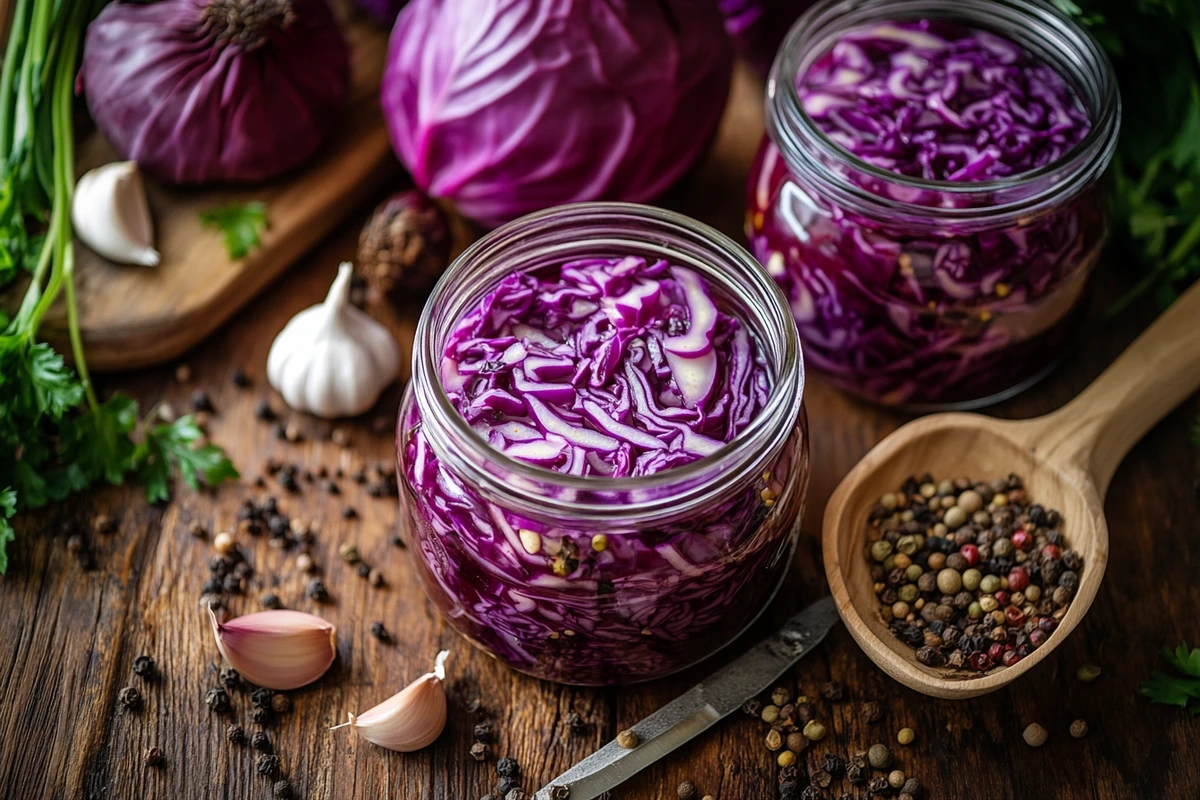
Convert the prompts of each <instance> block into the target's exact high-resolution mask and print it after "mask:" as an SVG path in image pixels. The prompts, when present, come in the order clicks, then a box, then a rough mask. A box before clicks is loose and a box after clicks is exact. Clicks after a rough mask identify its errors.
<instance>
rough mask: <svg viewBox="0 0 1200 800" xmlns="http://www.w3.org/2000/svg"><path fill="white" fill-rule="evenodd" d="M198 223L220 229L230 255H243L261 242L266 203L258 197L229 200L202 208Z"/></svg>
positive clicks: (233, 257) (264, 228)
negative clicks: (236, 201)
mask: <svg viewBox="0 0 1200 800" xmlns="http://www.w3.org/2000/svg"><path fill="white" fill-rule="evenodd" d="M200 224H201V225H203V226H204V227H205V228H212V229H214V230H218V231H220V232H221V239H222V240H223V241H224V242H225V249H226V250H228V251H229V257H230V258H232V259H238V258H245V257H246V256H247V255H249V253H250V251H251V250H253V249H254V248H256V247H258V246H259V244H261V243H262V241H261V238H260V237H261V235H262V232H263V231H265V230H266V229H267V206H266V204H265V203H263V202H261V201H259V200H252V201H250V202H249V203H229V204H227V205H223V206H218V207H217V208H214V209H212V210H211V211H201V212H200Z"/></svg>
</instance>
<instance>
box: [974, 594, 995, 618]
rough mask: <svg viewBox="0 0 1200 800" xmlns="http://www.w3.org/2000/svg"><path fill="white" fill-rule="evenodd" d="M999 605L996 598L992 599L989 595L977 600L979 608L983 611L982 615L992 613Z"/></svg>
mask: <svg viewBox="0 0 1200 800" xmlns="http://www.w3.org/2000/svg"><path fill="white" fill-rule="evenodd" d="M999 605H1000V604H999V603H997V602H996V598H994V597H992V596H991V595H990V594H985V595H983V596H982V597H980V598H979V607H980V608H981V609H983V613H985V614H990V613H992V612H993V611H995V610H996V609H997V608H998V607H999Z"/></svg>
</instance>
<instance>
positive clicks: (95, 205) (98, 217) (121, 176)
mask: <svg viewBox="0 0 1200 800" xmlns="http://www.w3.org/2000/svg"><path fill="white" fill-rule="evenodd" d="M71 224H72V225H74V226H75V233H76V235H78V236H79V239H80V241H82V242H83V243H84V244H85V245H87V246H88V247H89V248H91V249H92V250H94V251H95V252H96V253H97V254H98V255H100V256H103V257H104V258H107V259H108V260H109V261H115V262H117V263H118V264H137V265H140V266H144V267H154V266H158V262H159V255H158V251H157V250H155V249H154V224H153V222H152V221H151V219H150V205H149V203H148V202H147V201H146V186H145V184H144V183H143V182H142V173H141V172H140V171H139V170H138V167H137V164H136V163H134V162H132V161H117V162H113V163H112V164H105V165H104V166H101V167H96V168H95V169H93V170H89V171H88V172H85V173H84V175H83V177H82V178H80V179H79V183H77V184H76V185H75V196H74V199H73V200H72V201H71Z"/></svg>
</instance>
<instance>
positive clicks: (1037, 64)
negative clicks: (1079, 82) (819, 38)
mask: <svg viewBox="0 0 1200 800" xmlns="http://www.w3.org/2000/svg"><path fill="white" fill-rule="evenodd" d="M797 88H798V90H799V92H800V96H801V102H802V103H803V105H804V110H805V111H806V112H808V115H809V116H810V117H811V118H812V119H813V121H814V122H816V124H817V127H818V128H820V129H821V130H822V131H824V132H825V134H826V135H827V136H829V138H831V139H833V140H834V141H836V142H837V143H838V144H840V145H841V146H842V147H844V148H846V149H847V150H849V151H850V152H851V153H854V154H855V155H856V156H859V157H860V158H862V159H864V160H865V161H867V162H869V163H871V164H873V165H875V166H877V167H880V168H882V169H886V170H888V171H890V172H895V173H897V174H900V175H910V176H913V177H918V178H925V179H926V180H939V181H954V182H964V181H986V180H993V179H995V178H1003V177H1008V176H1011V175H1019V174H1021V173H1023V172H1029V171H1030V170H1034V169H1037V168H1038V167H1043V166H1046V165H1047V164H1051V163H1053V162H1055V161H1057V160H1058V159H1060V158H1061V157H1062V156H1063V155H1064V154H1065V153H1066V152H1067V151H1068V150H1070V149H1071V148H1072V147H1074V146H1075V145H1076V144H1078V143H1079V142H1080V141H1081V140H1082V139H1083V137H1084V136H1085V135H1086V134H1087V132H1088V131H1089V130H1090V129H1091V121H1090V119H1089V117H1088V113H1087V111H1086V110H1085V109H1084V107H1083V104H1082V103H1081V102H1080V100H1079V98H1078V97H1077V96H1076V94H1075V92H1074V91H1072V89H1071V87H1069V86H1068V85H1067V84H1066V82H1065V81H1064V80H1063V79H1062V77H1060V76H1059V74H1058V73H1057V72H1055V71H1054V70H1053V69H1052V68H1051V67H1050V66H1049V65H1048V64H1046V63H1044V62H1042V61H1039V60H1038V59H1037V58H1035V57H1034V56H1033V54H1032V53H1030V52H1028V51H1026V50H1024V49H1022V48H1021V47H1020V46H1018V45H1016V44H1014V43H1013V42H1010V41H1008V40H1007V39H1002V38H1001V37H999V36H996V35H995V34H992V33H988V32H987V31H982V30H973V29H969V28H964V27H962V26H959V25H954V24H951V23H946V22H930V21H928V20H922V21H919V22H884V23H880V24H877V25H871V26H869V27H865V28H862V29H860V30H857V31H853V32H851V33H848V34H846V35H844V36H842V37H841V38H840V39H839V40H838V42H837V44H835V45H834V47H833V49H832V50H830V51H829V52H828V53H826V54H825V55H823V56H821V57H820V58H819V59H817V60H816V61H815V62H814V63H813V65H812V66H811V67H810V68H809V69H808V71H807V72H806V73H805V74H804V75H803V76H802V77H801V78H800V80H799V81H798V82H797Z"/></svg>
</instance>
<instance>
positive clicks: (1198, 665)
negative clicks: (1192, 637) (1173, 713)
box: [1142, 643, 1200, 714]
mask: <svg viewBox="0 0 1200 800" xmlns="http://www.w3.org/2000/svg"><path fill="white" fill-rule="evenodd" d="M1160 655H1161V656H1162V659H1163V661H1166V662H1167V664H1169V665H1170V666H1172V667H1174V668H1175V669H1176V670H1178V671H1179V672H1181V673H1183V674H1184V675H1186V676H1188V677H1177V676H1174V675H1167V674H1165V673H1163V672H1159V671H1158V670H1155V671H1154V673H1153V674H1152V675H1151V676H1150V680H1148V681H1145V682H1144V683H1143V684H1142V694H1144V695H1145V696H1146V697H1148V698H1150V702H1151V703H1162V704H1164V705H1171V706H1179V707H1180V708H1186V709H1189V710H1190V711H1191V712H1192V713H1193V714H1200V648H1195V649H1189V648H1188V646H1187V645H1186V644H1184V643H1180V645H1179V646H1178V647H1177V648H1175V650H1174V651H1172V650H1170V649H1168V648H1166V647H1164V648H1163V649H1162V652H1161V653H1160Z"/></svg>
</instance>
